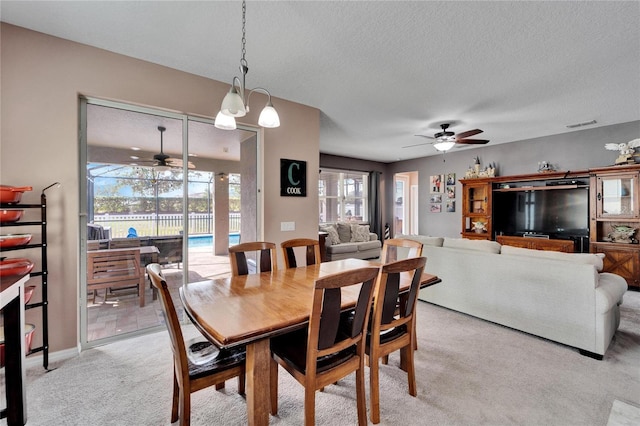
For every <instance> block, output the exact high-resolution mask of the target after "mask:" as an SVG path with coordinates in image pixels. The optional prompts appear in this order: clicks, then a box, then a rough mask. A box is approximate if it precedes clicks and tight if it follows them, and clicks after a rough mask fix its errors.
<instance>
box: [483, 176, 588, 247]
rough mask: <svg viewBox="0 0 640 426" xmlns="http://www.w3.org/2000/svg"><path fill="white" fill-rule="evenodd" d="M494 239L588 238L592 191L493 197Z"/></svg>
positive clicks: (515, 193) (512, 193)
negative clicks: (500, 237)
mask: <svg viewBox="0 0 640 426" xmlns="http://www.w3.org/2000/svg"><path fill="white" fill-rule="evenodd" d="M493 229H494V231H495V235H515V236H540V237H548V238H554V239H573V240H574V241H576V240H583V239H584V238H585V237H588V236H589V188H587V187H578V188H562V189H561V188H557V189H546V190H528V191H527V190H522V191H508V192H499V191H494V193H493Z"/></svg>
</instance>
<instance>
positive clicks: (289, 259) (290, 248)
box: [280, 238, 322, 269]
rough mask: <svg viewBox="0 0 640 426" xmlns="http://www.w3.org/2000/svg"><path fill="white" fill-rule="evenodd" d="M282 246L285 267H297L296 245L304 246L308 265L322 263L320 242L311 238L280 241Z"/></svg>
mask: <svg viewBox="0 0 640 426" xmlns="http://www.w3.org/2000/svg"><path fill="white" fill-rule="evenodd" d="M280 247H281V248H282V255H283V257H284V266H285V268H287V269H289V268H297V267H298V262H297V261H296V253H295V248H296V247H304V250H305V251H304V253H305V261H306V265H307V266H308V265H315V264H318V263H320V262H321V261H322V260H321V258H320V242H319V241H318V240H313V239H310V238H294V239H292V240H287V241H283V242H282V243H280Z"/></svg>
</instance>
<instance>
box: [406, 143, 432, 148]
mask: <svg viewBox="0 0 640 426" xmlns="http://www.w3.org/2000/svg"><path fill="white" fill-rule="evenodd" d="M427 145H431V142H423V143H416V144H413V145H407V146H403V148H413V147H414V146H427Z"/></svg>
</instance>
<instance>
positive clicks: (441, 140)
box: [403, 123, 489, 152]
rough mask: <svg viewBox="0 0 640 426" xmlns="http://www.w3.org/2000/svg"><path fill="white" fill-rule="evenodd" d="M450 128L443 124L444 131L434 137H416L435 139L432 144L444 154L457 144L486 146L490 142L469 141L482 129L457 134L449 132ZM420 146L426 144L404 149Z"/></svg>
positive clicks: (486, 140)
mask: <svg viewBox="0 0 640 426" xmlns="http://www.w3.org/2000/svg"><path fill="white" fill-rule="evenodd" d="M449 126H450V124H449V123H443V124H441V125H440V128H441V129H442V131H441V132H438V133H436V134H434V135H433V136H429V135H415V136H418V137H421V138H427V139H433V142H431V144H432V145H433V147H434V148H435V149H437V150H438V151H443V152H444V151H448V150H450V149H451V148H453V147H454V145H457V144H459V145H484V144H486V143H488V142H489V140H488V139H468V138H469V137H470V136H475V135H477V134H479V133H482V132H483V131H482V130H480V129H474V130H467V131H466V132H462V133H458V134H456V133H454V132H452V131H449V130H447V129H448V128H449ZM419 145H424V143H421V144H414V145H407V146H403V148H410V147H414V146H419Z"/></svg>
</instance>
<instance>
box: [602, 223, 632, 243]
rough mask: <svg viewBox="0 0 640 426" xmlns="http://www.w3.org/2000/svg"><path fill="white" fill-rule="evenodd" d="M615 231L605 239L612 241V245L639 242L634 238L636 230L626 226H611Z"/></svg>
mask: <svg viewBox="0 0 640 426" xmlns="http://www.w3.org/2000/svg"><path fill="white" fill-rule="evenodd" d="M611 227H612V228H613V231H611V232H609V234H607V236H606V237H604V238H603V240H604V241H610V242H612V243H624V244H635V243H637V242H638V240H636V239H635V238H634V235H635V233H636V230H637V229H636V228H632V227H630V226H626V225H613V224H612V225H611Z"/></svg>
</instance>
